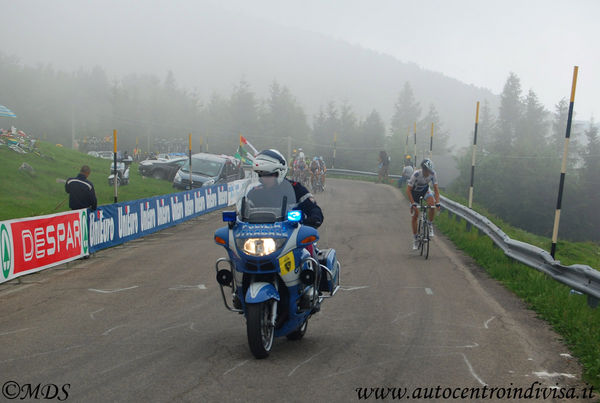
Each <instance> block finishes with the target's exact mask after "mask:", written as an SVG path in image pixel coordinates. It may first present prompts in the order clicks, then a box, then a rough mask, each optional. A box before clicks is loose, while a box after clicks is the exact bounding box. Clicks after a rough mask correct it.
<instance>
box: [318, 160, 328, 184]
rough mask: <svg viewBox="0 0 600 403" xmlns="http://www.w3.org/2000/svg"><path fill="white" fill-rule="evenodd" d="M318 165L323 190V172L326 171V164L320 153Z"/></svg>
mask: <svg viewBox="0 0 600 403" xmlns="http://www.w3.org/2000/svg"><path fill="white" fill-rule="evenodd" d="M319 167H320V168H321V185H323V190H325V174H326V173H327V165H325V160H324V159H323V156H322V155H321V156H320V157H319Z"/></svg>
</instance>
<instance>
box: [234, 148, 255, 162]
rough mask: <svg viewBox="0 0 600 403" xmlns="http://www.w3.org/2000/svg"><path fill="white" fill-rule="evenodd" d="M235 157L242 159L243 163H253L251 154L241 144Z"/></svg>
mask: <svg viewBox="0 0 600 403" xmlns="http://www.w3.org/2000/svg"><path fill="white" fill-rule="evenodd" d="M234 157H235V158H236V159H238V160H240V161H241V162H242V163H243V164H247V165H252V159H251V156H249V155H248V153H247V152H246V150H244V147H242V146H241V145H240V146H238V149H237V152H236V153H235V155H234Z"/></svg>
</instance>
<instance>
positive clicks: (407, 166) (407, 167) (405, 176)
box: [398, 156, 414, 187]
mask: <svg viewBox="0 0 600 403" xmlns="http://www.w3.org/2000/svg"><path fill="white" fill-rule="evenodd" d="M413 172H414V169H413V167H412V164H411V163H410V156H409V157H408V158H407V159H406V161H405V162H404V168H403V169H402V178H400V179H399V180H398V186H399V187H402V185H404V183H405V182H408V180H409V179H410V177H411V176H412V174H413Z"/></svg>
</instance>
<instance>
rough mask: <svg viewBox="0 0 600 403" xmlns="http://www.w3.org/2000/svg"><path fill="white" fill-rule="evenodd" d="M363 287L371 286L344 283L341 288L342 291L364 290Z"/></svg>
mask: <svg viewBox="0 0 600 403" xmlns="http://www.w3.org/2000/svg"><path fill="white" fill-rule="evenodd" d="M363 288H369V286H368V285H356V286H351V285H346V286H344V285H342V286H340V290H342V291H354V290H362V289H363Z"/></svg>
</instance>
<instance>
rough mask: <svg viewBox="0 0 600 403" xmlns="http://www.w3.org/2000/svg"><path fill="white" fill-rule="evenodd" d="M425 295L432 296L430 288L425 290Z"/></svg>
mask: <svg viewBox="0 0 600 403" xmlns="http://www.w3.org/2000/svg"><path fill="white" fill-rule="evenodd" d="M425 294H427V295H433V291H431V288H425Z"/></svg>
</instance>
